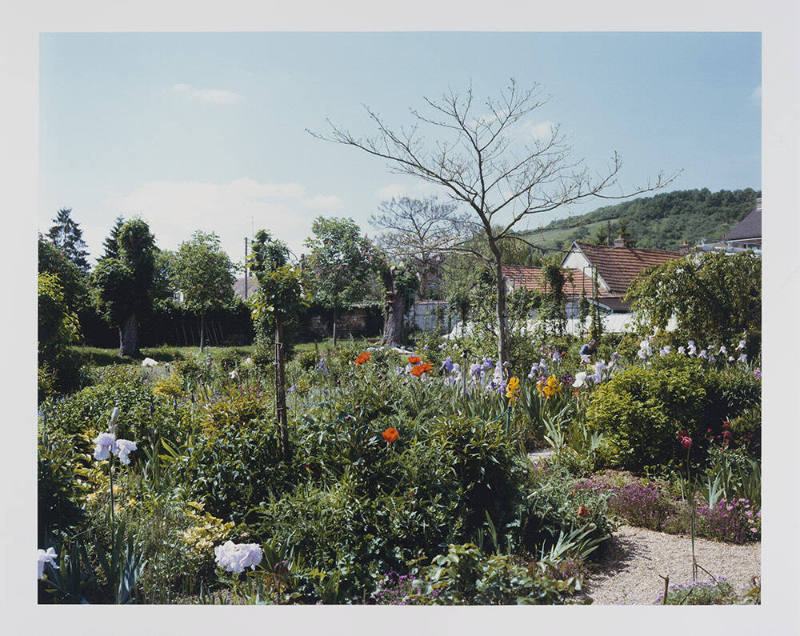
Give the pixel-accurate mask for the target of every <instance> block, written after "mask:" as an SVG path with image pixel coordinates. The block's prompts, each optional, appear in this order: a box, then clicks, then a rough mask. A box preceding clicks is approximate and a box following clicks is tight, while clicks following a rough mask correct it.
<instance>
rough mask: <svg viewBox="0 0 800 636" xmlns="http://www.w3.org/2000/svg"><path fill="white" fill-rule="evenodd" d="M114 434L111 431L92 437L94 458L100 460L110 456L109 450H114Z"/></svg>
mask: <svg viewBox="0 0 800 636" xmlns="http://www.w3.org/2000/svg"><path fill="white" fill-rule="evenodd" d="M114 441H115V438H114V434H113V433H100V435H98V436H97V437H95V438H94V440H93V442H94V445H95V446H94V458H95V459H97V460H99V461H102V460H104V459H108V458H109V457H111V452H112V451H113V450H114Z"/></svg>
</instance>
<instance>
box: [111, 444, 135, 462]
mask: <svg viewBox="0 0 800 636" xmlns="http://www.w3.org/2000/svg"><path fill="white" fill-rule="evenodd" d="M135 450H136V442H131V441H129V440H127V439H118V440H117V443H116V444H115V445H114V454H115V455H117V456H118V457H119V461H121V462H122V463H123V464H125V465H126V466H127V465H128V464H130V463H131V460H130V459H129V458H128V455H130V453H131V452H133V451H135Z"/></svg>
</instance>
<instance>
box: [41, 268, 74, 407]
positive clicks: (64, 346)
mask: <svg viewBox="0 0 800 636" xmlns="http://www.w3.org/2000/svg"><path fill="white" fill-rule="evenodd" d="M37 306H38V340H37V353H38V362H39V374H38V379H39V383H38V384H39V387H38V388H39V400H42V399H44V397H46V396H47V395H48V394H50V393H53V392H56V391H63V390H66V389H70V388H75V386H76V385H77V384H78V381H79V380H78V363H77V360H76V359H75V356H74V355H72V353H71V351H70V350H69V345H71V344H73V343H75V342H77V340H78V334H79V325H78V317H77V316H76V315H75V314H74V313H73V312H72V311H70V309H69V306H68V305H67V303H66V300H65V299H64V291H63V288H62V287H61V284H60V283H59V280H58V277H57V276H56V275H54V274H48V273H47V272H43V273H40V274H39V276H38V299H37Z"/></svg>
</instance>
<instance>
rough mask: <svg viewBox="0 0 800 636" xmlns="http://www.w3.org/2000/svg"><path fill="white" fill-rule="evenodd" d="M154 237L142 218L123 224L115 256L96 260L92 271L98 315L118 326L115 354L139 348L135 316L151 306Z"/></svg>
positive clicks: (135, 351)
mask: <svg viewBox="0 0 800 636" xmlns="http://www.w3.org/2000/svg"><path fill="white" fill-rule="evenodd" d="M155 249H156V246H155V238H154V237H153V235H152V234H151V233H150V227H149V226H148V225H147V223H146V222H145V221H143V220H142V219H138V218H136V219H131V220H130V221H127V222H126V223H124V224H123V226H122V228H120V232H119V236H118V237H117V250H118V254H119V255H118V256H117V257H116V258H104V259H102V260H100V262H99V263H98V264H97V267H95V269H94V271H93V272H92V276H91V280H90V285H91V287H92V297H93V299H94V302H95V304H96V306H97V308H98V311H99V312H100V314H101V316H102V317H103V318H104V319H105V320H106V321H108V322H109V323H111V324H112V325H115V326H117V327H118V329H119V355H120V357H121V356H133V355H136V354H137V353H138V352H139V326H138V320H139V318H140V317H142V316H144V315H146V314H147V313H148V312H149V311H150V310H151V308H152V297H151V287H152V283H153V264H154V258H155V256H154V254H155Z"/></svg>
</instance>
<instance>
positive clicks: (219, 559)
mask: <svg viewBox="0 0 800 636" xmlns="http://www.w3.org/2000/svg"><path fill="white" fill-rule="evenodd" d="M214 557H215V561H216V563H217V565H218V566H219V567H221V568H223V569H224V570H225V571H226V572H233V573H234V574H241V573H242V572H244V571H245V569H246V568H250V569H251V570H255V569H256V566H257V565H258V564H259V563H261V559H263V558H264V555H263V553H262V551H261V546H259V545H258V544H257V543H234V542H233V541H226V542H225V543H223V544H222V545H218V546H217V547H215V548H214Z"/></svg>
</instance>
